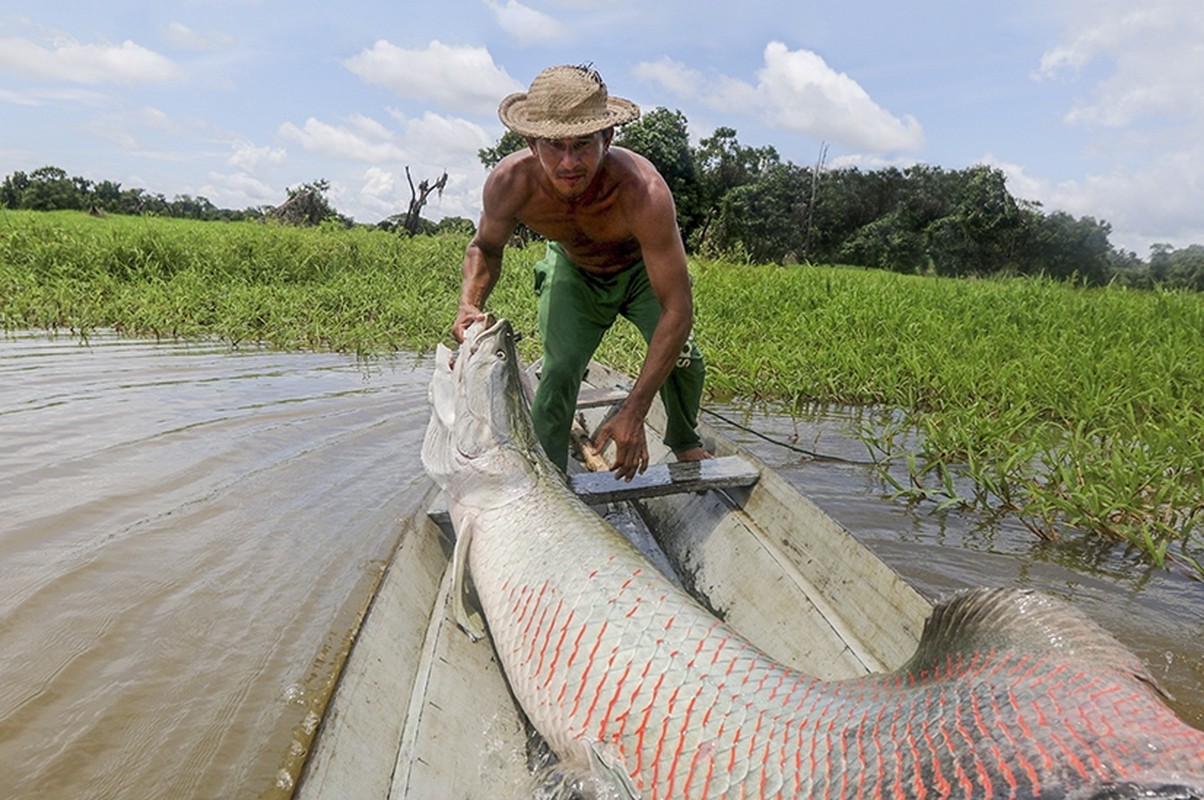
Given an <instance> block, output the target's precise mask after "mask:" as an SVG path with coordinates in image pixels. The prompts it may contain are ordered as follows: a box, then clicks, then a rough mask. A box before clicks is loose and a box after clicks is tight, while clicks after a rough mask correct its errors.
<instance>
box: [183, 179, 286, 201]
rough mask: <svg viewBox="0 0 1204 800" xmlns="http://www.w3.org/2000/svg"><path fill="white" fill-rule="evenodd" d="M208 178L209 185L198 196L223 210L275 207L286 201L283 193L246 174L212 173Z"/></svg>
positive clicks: (203, 187)
mask: <svg viewBox="0 0 1204 800" xmlns="http://www.w3.org/2000/svg"><path fill="white" fill-rule="evenodd" d="M208 177H209V180H208V183H206V184H205V185H204V186H202V187H201V188H200V191H199V192H198V194H200V195H201V196H202V197H207V198H209V199H210V200H211V201H213V203H214V204H215V205H217V206H219V207H221V208H246V207H248V206H260V205H275V204H278V203H280V202H283V199H284V194H285V193H284V192H283V191H281V190H279V189H273V188H272V187H271V186H268V185H267V184H266V183H264V182H263V181H260V180H257V179H255V178H252V177H251V176H250V175H248V174H246V173H245V172H236V173H232V174H226V173H221V172H210V173H209V176H208Z"/></svg>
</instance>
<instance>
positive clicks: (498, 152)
mask: <svg viewBox="0 0 1204 800" xmlns="http://www.w3.org/2000/svg"><path fill="white" fill-rule="evenodd" d="M526 147H527V139H526V137H524V136H522V135H520V134H517V133H515V132H514V131H512V130H507V131H506V132H505V133H503V134H502V138H501V139H499V140H498V143H497V144H496V145H494V146H493V147H484V148H482V149H480V150H478V151H477V158H479V159H481V163H482V164H484V165H485V169H493V168H494V167H496V166H497V165H498V163H499V162H501V160H502V159H503V158H505V157H506V156H508V155H510V154H511V153H517V152H518V151H519V150H525V149H526Z"/></svg>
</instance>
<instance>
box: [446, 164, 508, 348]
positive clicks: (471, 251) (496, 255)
mask: <svg viewBox="0 0 1204 800" xmlns="http://www.w3.org/2000/svg"><path fill="white" fill-rule="evenodd" d="M513 167H514V161H512V160H510V159H504V160H503V161H502V162H501V163H500V164H498V166H497V167H496V168H495V169H494V171H493V172H491V173H490V174H489V177H488V178H486V179H485V189H484V191H483V192H482V198H481V199H482V206H483V210H482V212H481V220H480V223H479V224H478V225H477V232H476V235H475V236H473V237H472V241H471V242H469V243H468V247H467V248H466V249H465V251H464V264H463V266H462V267H461V274H462V278H461V283H460V307H459V309H458V310H457V311H456V321H455V322H454V323H452V336H454V337H455V338H456V341H457V342H463V341H464V331H465V330H466V329H467V328H468V326H469V325H471V324H472V323H473V322H475V321H477V320H479V319H481V318H483V317H484V316H485V314H484V309H485V301H486V300H488V299H489V293H490V292H492V291H493V287H494V286H496V285H497V281H498V278H499V277H500V276H501V274H502V252H503V251H504V250H505V248H506V242H507V241H509V239H510V235H511V234H512V233H513V232H514V228H515V226H516V225H517V224H518V220H517V218H516V217H515V216H514V211H513V209H514V208H516V207H517V202H516V195H518V192H517V191H516V188H517V187H516V184H517V183H518V181H517V179H516V176H515V174H514V169H513Z"/></svg>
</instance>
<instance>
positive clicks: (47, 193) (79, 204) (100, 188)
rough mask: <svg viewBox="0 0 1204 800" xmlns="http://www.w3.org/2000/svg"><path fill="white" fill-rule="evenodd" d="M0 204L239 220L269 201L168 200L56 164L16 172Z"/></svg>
mask: <svg viewBox="0 0 1204 800" xmlns="http://www.w3.org/2000/svg"><path fill="white" fill-rule="evenodd" d="M0 206H3V207H4V208H13V209H18V208H20V209H29V210H33V211H60V210H77V211H92V212H104V213H108V214H128V215H139V214H152V215H155V216H161V217H179V218H183V219H200V220H243V219H259V218H261V217H263V215H264V214H266V213H267V212H268V211H270V210H271V208H272V207H271V206H261V207H258V208H248V209H244V210H242V211H232V210H229V209H224V208H218V207H217V206H215V205H214V204H213V203H212V202H210V201H209V200H208V198H205V197H192V196H190V195H186V194H182V195H176V196H175V197H174V198H172V199H171V200H168V199H167V198H166V197H164V196H163V195H161V194H151V193H150V192H147V191H144V190H142V189H123V188H121V184H120V183H114V182H113V181H99V182H93V181H90V180H87V179H85V178H80V177H70V176H68V175H67V173H66V172H65V171H64V170H62V169H60V168H58V167H41V168H39V169H35V170H33V171H32V172H30V173H28V174H26V173H24V172H20V171H18V172H14V173H12V174H11V175H9V176H8V177H7V178H5V179H4V183H2V184H0Z"/></svg>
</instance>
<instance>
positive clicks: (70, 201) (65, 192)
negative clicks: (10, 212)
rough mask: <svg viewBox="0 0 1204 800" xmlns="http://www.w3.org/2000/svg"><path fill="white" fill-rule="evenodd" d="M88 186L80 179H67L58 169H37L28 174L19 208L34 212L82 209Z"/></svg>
mask: <svg viewBox="0 0 1204 800" xmlns="http://www.w3.org/2000/svg"><path fill="white" fill-rule="evenodd" d="M87 185H88V184H87V182H86V181H83V180H82V179H72V178H69V177H67V173H66V172H65V171H63V170H62V169H60V168H58V167H39V168H38V169H35V170H34V171H33V172H31V173H29V181H28V183H27V184H26V186H25V189H24V191H23V192H22V193H21V207H22V208H28V209H32V210H34V211H56V210H59V209H82V208H84V207H85V198H86V197H87V194H86V192H85V191H83V189H84V187H86V186H87Z"/></svg>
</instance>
